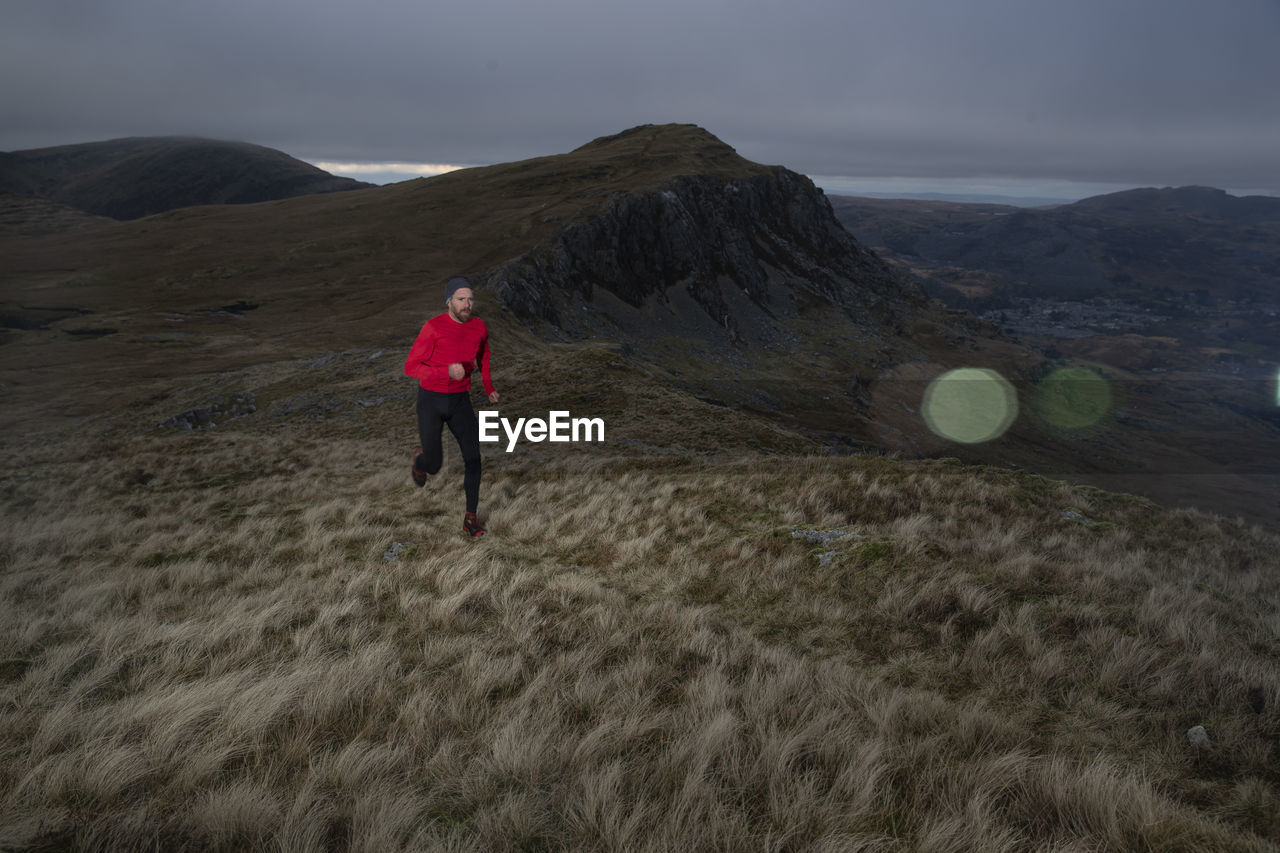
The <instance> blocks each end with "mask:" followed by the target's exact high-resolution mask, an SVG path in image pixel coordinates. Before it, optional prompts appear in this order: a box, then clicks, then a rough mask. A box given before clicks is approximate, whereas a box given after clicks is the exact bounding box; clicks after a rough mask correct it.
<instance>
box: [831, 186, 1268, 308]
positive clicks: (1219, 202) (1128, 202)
mask: <svg viewBox="0 0 1280 853" xmlns="http://www.w3.org/2000/svg"><path fill="white" fill-rule="evenodd" d="M831 203H832V207H833V208H834V210H835V213H836V216H837V217H838V218H839V219H840V221H841V223H842V224H843V225H844V226H845V227H846V228H848V229H849V231H850V232H851V233H852V234H853V235H854V236H855V237H857V238H858V239H859V240H860V241H861V242H863V243H864V244H866V245H869V246H872V247H874V248H875V249H876V250H877V251H879V252H881V254H883V255H885V256H886V257H888V258H891V259H893V260H895V261H897V262H898V263H900V264H902V265H906V266H909V267H911V268H912V269H913V270H914V271H915V272H917V273H918V274H919V275H921V276H922V277H923V278H925V279H927V280H928V281H927V282H926V289H928V290H930V292H931V293H933V294H934V295H936V296H939V297H942V298H944V299H945V300H946V301H948V302H950V303H952V304H955V305H961V306H964V307H970V306H972V305H978V306H989V305H992V304H995V303H997V302H999V301H1001V300H1005V301H1007V299H1008V298H1009V297H1011V296H1014V295H1020V296H1037V297H1046V298H1059V299H1063V298H1065V299H1080V298H1086V297H1090V296H1111V297H1119V298H1139V299H1141V300H1143V301H1152V300H1156V299H1164V300H1167V301H1168V300H1172V301H1181V300H1185V299H1194V300H1198V301H1200V302H1209V301H1220V300H1262V299H1266V298H1269V297H1271V296H1274V295H1275V294H1276V282H1277V281H1280V198H1271V197H1266V196H1247V197H1243V198H1241V197H1236V196H1231V195H1228V194H1227V193H1226V192H1224V191H1222V190H1217V189H1211V188H1207V187H1180V188H1177V189H1168V188H1166V189H1135V190H1128V191H1125V192H1119V193H1111V194H1108V195H1102V196H1095V197H1093V198H1087V199H1084V200H1083V201H1078V202H1075V203H1074V204H1067V205H1061V206H1058V207H1053V208H1048V209H1026V208H1019V207H1012V206H1008V205H988V204H959V203H954V202H942V201H920V200H885V199H869V198H853V197H847V196H833V197H832V198H831ZM965 271H968V272H971V273H981V276H980V277H981V278H983V279H984V283H983V284H981V285H978V284H977V282H976V281H971V282H968V283H961V284H960V285H959V286H954V287H953V286H949V285H948V284H947V281H948V280H951V281H957V280H959V279H963V278H965V276H963V275H962V273H963V272H965ZM934 272H940V273H942V274H943V277H942V278H938V277H936V276H933V275H931V273H934ZM1278 301H1280V300H1278Z"/></svg>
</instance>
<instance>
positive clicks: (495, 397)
mask: <svg viewBox="0 0 1280 853" xmlns="http://www.w3.org/2000/svg"><path fill="white" fill-rule="evenodd" d="M489 402H490V403H496V402H498V392H497V391H494V392H493V393H492V394H490V395H489Z"/></svg>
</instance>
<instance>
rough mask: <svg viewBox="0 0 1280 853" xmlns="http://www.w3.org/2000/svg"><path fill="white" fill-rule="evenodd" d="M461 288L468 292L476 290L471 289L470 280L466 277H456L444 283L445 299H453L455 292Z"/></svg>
mask: <svg viewBox="0 0 1280 853" xmlns="http://www.w3.org/2000/svg"><path fill="white" fill-rule="evenodd" d="M460 287H465V288H467V289H468V290H474V288H473V287H471V282H470V280H468V279H467V277H466V276H461V275H455V276H454V277H453V278H451V279H449V280H448V281H446V282H445V283H444V298H445V299H452V298H453V293H454V291H455V290H457V289H458V288H460Z"/></svg>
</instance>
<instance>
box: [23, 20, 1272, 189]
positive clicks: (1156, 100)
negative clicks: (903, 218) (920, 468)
mask: <svg viewBox="0 0 1280 853" xmlns="http://www.w3.org/2000/svg"><path fill="white" fill-rule="evenodd" d="M1277 45H1280V0H1227V2H1216V1H1215V0H1073V2H1063V0H1049V1H1048V2H1041V0H963V2H961V1H960V0H868V2H858V0H797V2H795V3H791V4H787V3H781V2H778V0H771V2H767V3H766V2H757V0H733V2H730V0H648V2H644V3H639V2H631V3H626V4H623V3H617V2H611V0H469V2H466V1H465V0H464V1H463V2H451V3H434V2H425V1H424V0H363V2H359V3H357V2H346V0H344V2H338V0H216V1H215V0H210V2H199V3H197V2H182V1H181V0H0V117H2V118H0V150H5V151H11V150H17V149H23V148H34V147H43V146H47V145H58V144H66V143H74V142H89V141H96V140H101V139H110V138H114V137H120V136H149V135H171V134H184V135H201V136H210V137H215V138H221V139H237V140H244V141H248V142H255V143H258V144H262V145H267V146H270V147H273V148H279V149H281V150H283V151H286V152H287V153H289V154H292V155H293V156H295V157H299V158H302V159H305V160H309V161H312V162H325V163H357V164H358V163H372V162H401V163H409V164H455V165H479V164H487V163H495V162H503V161H509V160H518V159H523V158H526V157H533V156H540V155H544V154H555V153H560V152H564V151H568V150H571V149H573V148H575V147H577V146H578V145H581V144H583V143H585V142H587V141H589V140H591V139H593V138H595V137H597V136H602V135H605V134H610V133H616V132H618V131H620V130H624V129H626V128H628V127H633V126H635V125H638V124H646V123H667V122H692V123H695V124H698V125H701V126H702V127H704V128H706V129H707V130H709V131H711V132H712V133H714V134H716V135H717V136H718V137H720V138H721V139H722V140H724V141H725V142H727V143H728V144H730V145H732V146H733V147H734V148H736V149H737V150H738V152H739V153H740V154H742V155H743V156H745V157H747V158H749V159H751V160H755V161H758V162H763V163H780V164H782V165H785V166H788V167H790V168H792V169H795V170H796V171H799V172H803V173H805V174H808V175H811V176H814V177H815V180H818V183H819V184H820V185H823V186H825V187H826V188H827V189H828V191H829V192H831V191H839V186H838V185H839V184H840V182H841V181H843V182H845V184H846V185H845V189H855V190H856V188H857V187H858V186H863V187H880V186H909V187H911V188H912V190H913V191H925V190H927V188H929V187H939V188H946V187H952V186H957V185H958V184H959V183H966V184H967V185H972V186H987V187H990V188H993V189H996V190H999V188H1001V187H1004V188H1006V189H1007V188H1010V187H1022V188H1024V189H1026V188H1031V187H1037V188H1039V187H1045V188H1049V187H1063V186H1067V185H1068V183H1067V182H1076V183H1080V184H1082V185H1084V186H1089V187H1114V188H1123V187H1131V186H1151V185H1154V186H1176V185H1183V184H1205V185H1210V186H1217V187H1221V188H1225V189H1230V190H1232V191H1235V192H1260V193H1267V194H1273V195H1280V49H1278V47H1277ZM819 176H821V180H819V179H818V178H819ZM371 179H373V180H380V179H379V178H378V177H377V176H376V175H375V176H371ZM957 179H964V181H963V182H960V181H957ZM1028 191H1029V190H1028Z"/></svg>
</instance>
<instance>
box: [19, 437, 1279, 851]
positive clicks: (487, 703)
mask: <svg viewBox="0 0 1280 853" xmlns="http://www.w3.org/2000/svg"><path fill="white" fill-rule="evenodd" d="M406 462H407V455H406V454H405V453H404V448H400V447H395V446H391V445H389V444H387V443H386V442H382V441H378V440H373V439H365V440H357V439H354V438H351V439H342V440H330V441H320V440H311V439H306V438H298V437H295V436H292V435H290V434H276V435H264V434H253V433H250V432H248V431H242V432H240V433H238V434H237V433H235V432H226V433H218V434H214V433H206V434H201V435H193V436H168V437H164V436H161V437H153V438H149V439H135V440H120V441H118V442H116V443H115V444H113V445H110V446H102V447H95V448H92V449H90V450H88V451H86V452H85V455H84V458H75V457H72V456H68V455H67V451H66V450H65V448H59V447H58V446H53V447H49V448H46V449H45V450H44V451H43V452H41V453H37V454H36V455H35V456H34V457H28V458H25V459H20V458H18V457H17V456H16V455H11V457H10V459H9V460H8V462H7V465H6V474H5V477H4V480H3V483H2V485H0V497H2V499H3V506H4V515H3V519H4V521H3V533H2V537H0V549H2V550H0V559H2V560H3V570H2V572H0V608H3V611H0V613H2V616H0V625H2V626H3V628H2V631H0V847H4V848H23V847H37V848H40V847H59V846H72V847H76V848H85V849H121V848H126V849H128V848H132V849H137V848H143V847H147V848H151V847H159V848H163V849H182V848H199V849H207V848H213V849H266V848H277V847H279V848H287V849H316V848H321V847H337V848H348V847H350V848H358V849H367V850H386V849H442V850H492V849H548V850H550V849H575V850H596V849H599V850H628V851H630V850H676V849H724V850H744V849H765V850H799V849H815V850H823V849H825V850H859V849H866V850H895V849H899V850H984V851H985V850H1023V849H1053V850H1099V849H1150V850H1222V849H1259V850H1262V849H1273V847H1274V845H1275V844H1276V842H1277V841H1280V822H1278V821H1277V818H1276V815H1277V814H1280V760H1278V758H1280V757H1278V756H1277V754H1276V750H1277V746H1276V744H1277V742H1278V741H1280V669H1278V667H1277V658H1278V652H1280V643H1278V642H1277V637H1278V634H1280V612H1278V610H1277V599H1278V594H1277V584H1278V583H1280V578H1278V576H1277V574H1276V572H1275V568H1274V567H1275V561H1274V554H1275V551H1276V546H1277V544H1278V543H1277V541H1276V539H1275V538H1274V537H1271V536H1269V535H1267V534H1264V533H1262V532H1260V531H1259V530H1257V529H1248V528H1245V527H1244V526H1242V525H1240V524H1235V523H1231V522H1227V521H1224V520H1222V519H1219V518H1216V517H1211V516H1206V515H1201V514H1198V513H1195V512H1167V511H1164V510H1160V509H1159V508H1157V507H1155V506H1153V505H1151V504H1149V503H1147V502H1145V501H1142V500H1138V499H1133V498H1127V497H1123V496H1116V495H1111V494H1108V493H1105V492H1099V491H1097V490H1091V489H1088V488H1085V487H1072V486H1067V485H1064V484H1061V483H1057V482H1054V481H1049V480H1044V479H1041V478H1038V477H1034V476H1031V475H1025V474H1012V473H1008V472H1000V471H995V470H989V469H974V468H966V467H963V466H960V465H958V464H953V463H948V462H945V461H944V462H928V463H906V462H896V461H890V460H884V459H877V458H870V457H851V458H843V459H828V458H815V457H802V456H773V457H766V456H761V457H754V458H745V457H736V458H733V459H725V458H715V457H699V456H693V455H680V454H667V455H662V456H650V457H644V456H642V457H633V458H622V457H605V456H599V455H590V454H574V453H564V454H561V455H559V456H555V455H547V454H544V455H543V456H542V458H535V457H534V456H533V455H532V454H521V453H515V454H512V455H511V456H506V455H504V454H501V453H489V454H487V456H486V464H487V465H488V468H487V472H486V479H485V485H484V493H483V495H482V510H485V509H487V510H488V512H489V514H488V519H487V520H488V523H489V526H490V529H491V531H492V534H491V536H489V537H488V538H486V539H484V540H481V541H478V542H470V541H466V540H464V539H462V537H461V536H460V534H458V532H457V531H456V528H457V527H458V522H459V518H458V517H457V516H458V515H459V509H460V488H459V483H458V482H456V481H457V480H459V479H460V470H459V469H460V466H459V465H458V462H457V460H456V459H452V458H451V459H449V460H448V461H447V462H446V469H445V479H444V480H443V481H440V482H432V483H430V484H428V486H427V488H426V489H424V490H421V491H419V490H416V489H414V488H413V487H412V486H411V485H410V483H409V478H408V476H407V471H405V470H404V468H405V467H406V466H405V463H406ZM1068 510H1070V511H1074V512H1076V513H1078V514H1079V515H1080V516H1082V517H1084V518H1085V519H1087V520H1088V521H1091V522H1095V523H1094V524H1091V525H1090V524H1086V523H1083V522H1081V521H1077V520H1074V519H1073V518H1070V517H1067V516H1066V515H1064V512H1065V511H1068ZM797 534H799V535H797ZM811 540H812V541H811ZM824 540H825V541H824ZM395 542H399V543H402V544H403V545H405V546H408V547H407V548H405V549H404V550H403V552H402V554H401V556H400V558H399V559H398V560H397V561H395V562H384V561H383V554H384V552H385V551H386V550H387V549H388V547H390V546H391V545H392V544H393V543H395ZM1197 724H1202V725H1204V726H1205V727H1206V729H1207V731H1208V733H1209V737H1210V745H1209V746H1208V747H1207V748H1194V747H1192V746H1191V745H1190V744H1189V743H1188V742H1187V739H1186V736H1185V732H1186V730H1187V729H1188V728H1189V727H1191V726H1193V725H1197Z"/></svg>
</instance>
